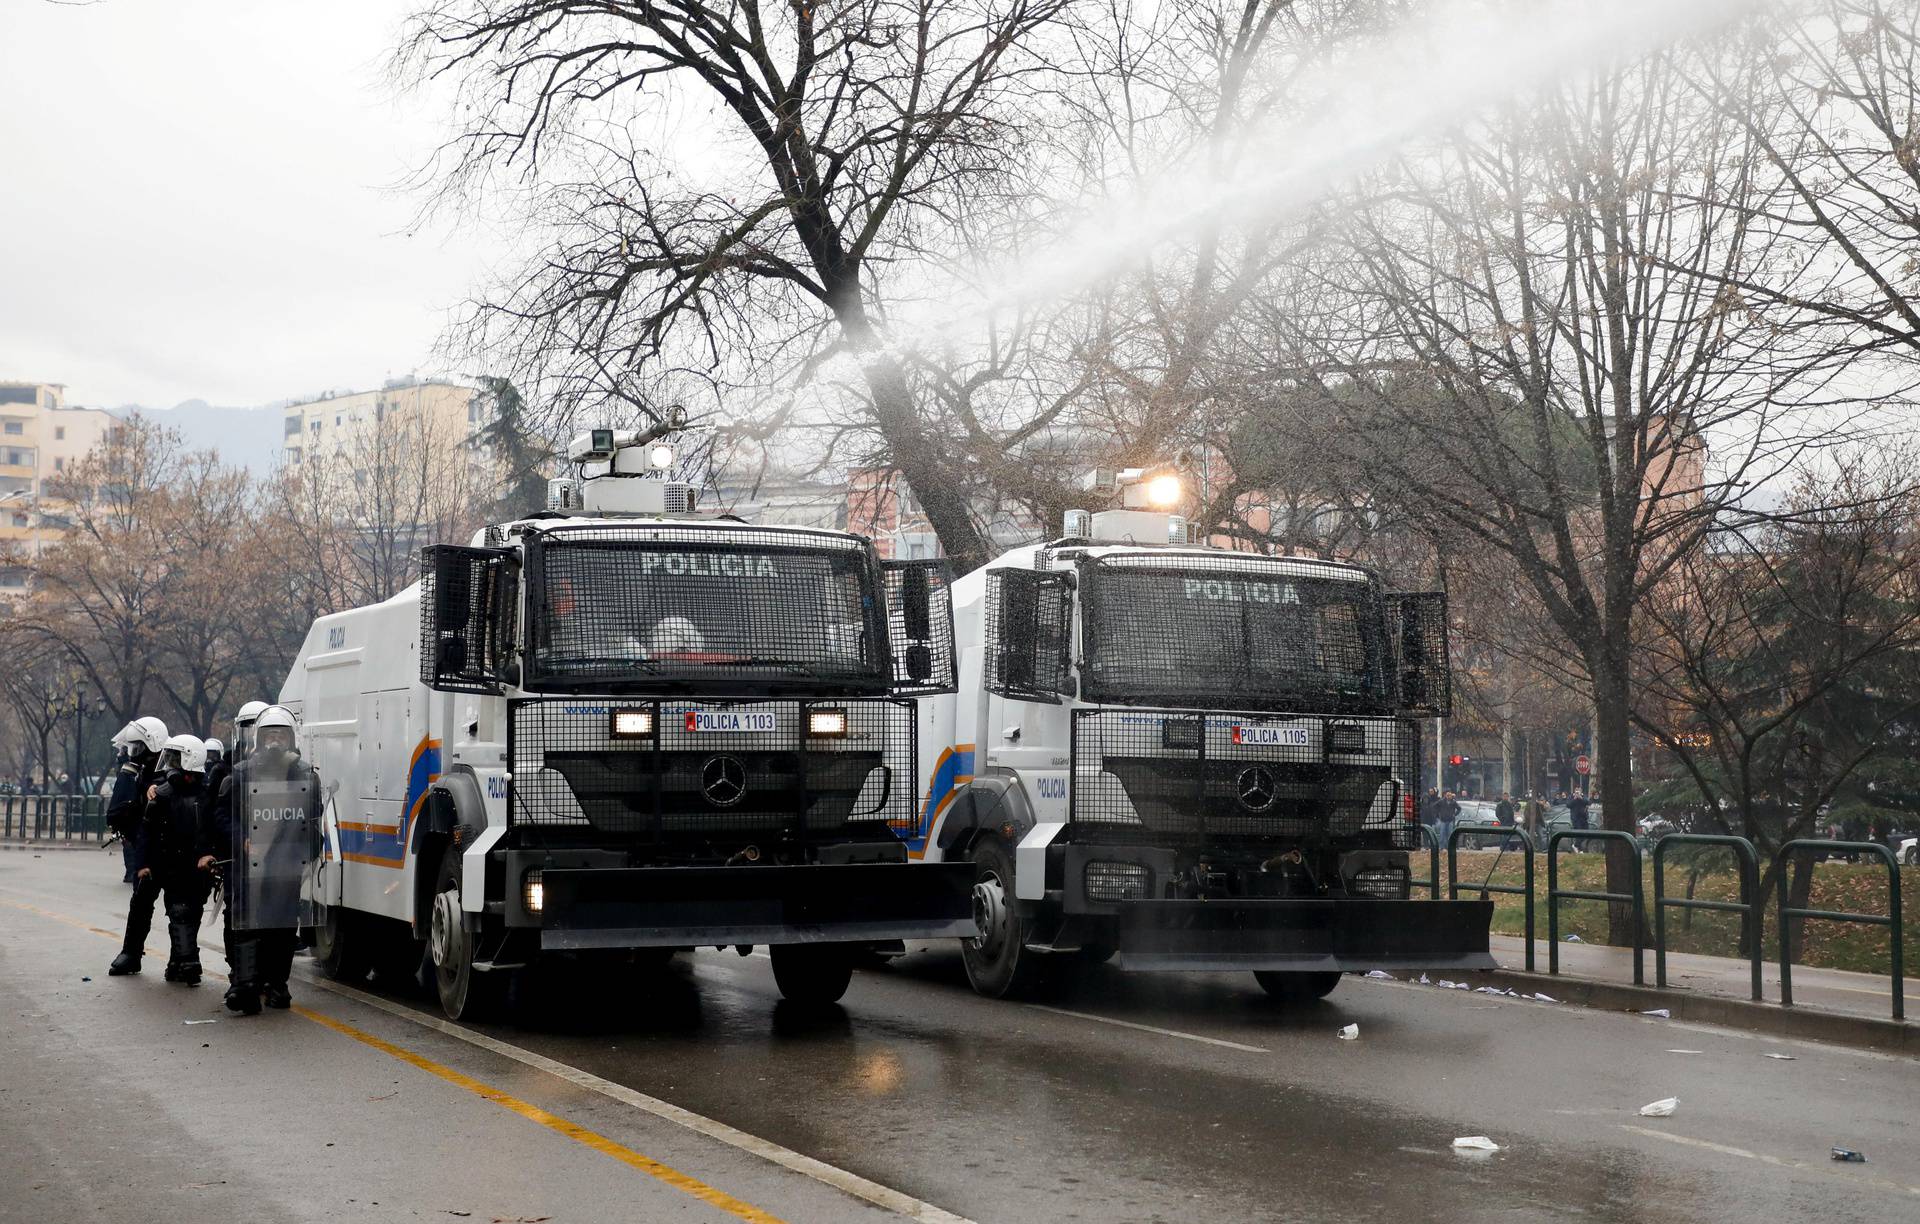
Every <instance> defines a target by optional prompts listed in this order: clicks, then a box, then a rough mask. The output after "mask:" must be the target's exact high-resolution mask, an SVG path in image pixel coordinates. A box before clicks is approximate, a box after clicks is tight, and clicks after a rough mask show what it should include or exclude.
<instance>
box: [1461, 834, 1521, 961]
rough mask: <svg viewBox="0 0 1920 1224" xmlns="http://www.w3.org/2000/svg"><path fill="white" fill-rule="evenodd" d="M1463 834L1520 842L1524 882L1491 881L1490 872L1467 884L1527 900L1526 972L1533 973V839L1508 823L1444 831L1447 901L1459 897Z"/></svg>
mask: <svg viewBox="0 0 1920 1224" xmlns="http://www.w3.org/2000/svg"><path fill="white" fill-rule="evenodd" d="M1463 837H1476V838H1477V837H1499V838H1503V839H1505V838H1512V839H1513V840H1515V841H1518V842H1519V843H1520V850H1521V854H1522V855H1523V857H1524V859H1525V865H1526V883H1525V884H1524V885H1521V884H1493V883H1489V882H1488V881H1490V880H1491V879H1492V878H1493V876H1492V872H1491V871H1489V872H1488V876H1487V880H1482V881H1481V882H1480V883H1478V884H1469V885H1467V887H1468V889H1469V890H1472V891H1475V892H1479V893H1481V894H1486V893H1515V894H1518V895H1519V896H1521V897H1524V898H1525V899H1526V927H1527V937H1526V938H1527V972H1528V973H1532V972H1533V842H1532V841H1530V840H1528V838H1527V834H1526V830H1524V829H1516V828H1514V827H1513V826H1511V825H1465V826H1461V825H1455V826H1454V828H1453V831H1452V832H1451V833H1449V834H1447V900H1449V901H1457V900H1459V899H1460V863H1459V859H1458V857H1457V855H1458V853H1459V847H1460V839H1461V838H1463ZM1501 849H1502V850H1504V849H1506V847H1505V845H1504V844H1503V845H1502V846H1501Z"/></svg>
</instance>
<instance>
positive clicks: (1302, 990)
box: [1253, 969, 1340, 1003]
mask: <svg viewBox="0 0 1920 1224" xmlns="http://www.w3.org/2000/svg"><path fill="white" fill-rule="evenodd" d="M1253 977H1254V980H1255V981H1257V982H1259V983H1260V988H1261V989H1262V990H1264V991H1266V992H1267V993H1268V994H1270V995H1272V996H1273V997H1274V998H1276V999H1279V1000H1280V1001H1281V1002H1283V1003H1311V1002H1313V1001H1314V1000H1316V999H1324V998H1326V997H1327V996H1328V995H1330V994H1332V993H1333V988H1334V987H1335V986H1338V985H1339V984H1340V975H1339V974H1338V973H1289V972H1285V971H1283V970H1278V969H1255V970H1254V971H1253Z"/></svg>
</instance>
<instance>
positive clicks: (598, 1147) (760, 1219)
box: [0, 900, 783, 1224]
mask: <svg viewBox="0 0 1920 1224" xmlns="http://www.w3.org/2000/svg"><path fill="white" fill-rule="evenodd" d="M0 905H7V906H11V907H13V908H14V909H17V910H24V911H25V912H27V913H29V914H37V915H39V916H40V917H42V918H48V919H51V920H53V921H54V922H59V923H64V924H65V925H67V926H70V927H73V928H75V929H77V930H81V931H85V932H87V933H88V934H91V935H99V936H101V937H102V938H105V939H109V940H112V941H113V942H115V943H118V942H119V941H120V936H118V935H115V934H114V933H113V932H111V931H107V930H103V929H102V928H100V927H97V926H94V925H93V924H92V923H90V922H83V921H81V920H80V919H78V918H70V917H68V916H67V915H65V914H60V913H55V912H54V911H53V910H49V909H42V908H41V907H39V906H37V905H29V904H28V903H26V902H24V901H8V900H0ZM148 951H149V952H150V953H151V952H152V949H148ZM152 954H153V955H156V956H157V955H159V954H158V953H152ZM209 976H211V977H221V976H223V975H221V974H217V973H216V974H210V975H209ZM293 1011H294V1012H296V1013H297V1014H299V1015H301V1016H304V1017H306V1018H307V1019H308V1020H311V1021H313V1022H314V1023H315V1024H318V1025H320V1026H322V1027H323V1028H330V1029H332V1030H333V1031H334V1032H336V1033H339V1034H341V1035H343V1036H346V1037H351V1038H353V1039H354V1040H355V1041H358V1042H360V1043H361V1044H363V1045H368V1046H371V1047H373V1048H374V1049H376V1050H378V1051H380V1052H381V1053H382V1054H387V1055H390V1056H392V1057H394V1058H397V1059H399V1060H400V1061H401V1062H404V1063H407V1064H408V1065H410V1066H414V1067H418V1068H419V1069H420V1070H422V1071H425V1072H427V1073H428V1074H430V1075H437V1076H439V1077H440V1078H441V1079H443V1080H446V1081H447V1082H448V1083H449V1084H454V1085H456V1086H458V1087H461V1088H465V1089H466V1090H467V1091H468V1092H471V1093H473V1094H474V1095H475V1096H477V1097H480V1098H481V1099H482V1100H487V1101H492V1102H493V1103H494V1104H495V1105H499V1106H501V1107H502V1108H505V1109H510V1110H512V1111H513V1112H514V1113H517V1114H519V1115H520V1116H521V1117H523V1118H526V1119H527V1120H528V1121H531V1122H538V1123H539V1124H540V1125H542V1126H544V1127H546V1128H547V1129H548V1130H551V1131H556V1132H558V1133H559V1134H562V1135H565V1136H566V1137H567V1138H569V1139H571V1140H573V1141H574V1142H575V1143H579V1144H583V1145H585V1146H586V1147H590V1148H592V1149H593V1150H594V1151H596V1152H599V1153H600V1154H601V1155H603V1156H610V1157H612V1158H613V1159H615V1160H617V1161H619V1162H620V1163H621V1164H624V1165H627V1166H628V1167H630V1168H634V1169H638V1170H640V1172H642V1173H645V1174H646V1175H647V1176H649V1177H653V1178H657V1179H659V1180H660V1181H662V1182H665V1183H666V1184H667V1185H669V1186H672V1187H673V1188H674V1189H676V1190H678V1191H680V1192H682V1193H683V1194H690V1195H692V1196H693V1197H694V1198H697V1199H699V1200H700V1201H702V1202H704V1203H707V1204H708V1205H710V1206H712V1207H716V1208H718V1209H719V1210H721V1211H724V1212H726V1213H727V1214H728V1215H730V1216H732V1217H734V1218H735V1219H738V1220H748V1221H751V1222H752V1224H783V1222H782V1221H781V1219H780V1217H779V1216H776V1215H772V1214H770V1213H768V1212H765V1211H762V1210H760V1209H759V1208H758V1207H755V1206H754V1205H753V1204H751V1203H746V1202H742V1201H741V1200H739V1199H737V1198H735V1197H733V1196H732V1195H731V1194H728V1193H727V1192H726V1191H724V1190H719V1189H716V1188H714V1187H713V1186H709V1185H707V1184H706V1183H705V1182H703V1181H701V1180H700V1179H698V1178H696V1177H689V1176H688V1175H687V1174H685V1173H682V1172H681V1171H680V1170H678V1169H676V1168H673V1167H672V1166H671V1165H665V1164H662V1163H660V1162H659V1161H657V1160H655V1159H653V1158H652V1157H650V1156H644V1155H642V1154H641V1153H639V1152H636V1151H634V1150H633V1149H632V1148H630V1147H626V1146H624V1145H623V1144H619V1143H615V1142H614V1141H613V1140H611V1139H609V1138H607V1137H606V1136H605V1135H601V1134H597V1133H595V1132H594V1131H590V1130H588V1129H587V1128H586V1127H584V1126H580V1125H578V1124H576V1123H573V1122H569V1121H567V1120H566V1119H565V1118H562V1117H559V1116H557V1115H555V1114H551V1113H548V1112H547V1111H546V1110H544V1109H542V1108H540V1107H539V1106H538V1105H533V1104H529V1103H528V1102H526V1101H523V1100H521V1099H520V1098H518V1097H515V1096H510V1095H508V1094H507V1093H504V1092H502V1091H500V1090H499V1089H498V1088H493V1087H490V1086H488V1085H486V1084H483V1083H481V1082H480V1081H479V1080H477V1079H474V1078H473V1077H472V1076H469V1075H463V1074H462V1073H460V1072H458V1071H455V1070H454V1069H453V1068H452V1067H448V1066H443V1065H442V1064H440V1063H437V1062H434V1061H433V1060H432V1059H428V1058H422V1057H421V1056H420V1055H418V1054H415V1053H413V1052H412V1051H410V1050H403V1049H401V1048H400V1047H399V1046H397V1045H394V1044H393V1043H392V1042H390V1041H383V1040H381V1039H380V1038H378V1037H375V1036H374V1035H373V1034H372V1033H368V1032H365V1031H363V1030H361V1029H357V1028H355V1027H354V1026H353V1025H351V1024H348V1023H346V1022H345V1021H341V1020H335V1019H334V1018H333V1017H332V1016H327V1015H322V1014H321V1013H319V1012H317V1011H314V1010H312V1009H311V1008H307V1007H301V1006H298V1005H296V1006H295V1007H294V1008H293Z"/></svg>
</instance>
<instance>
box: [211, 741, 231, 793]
mask: <svg viewBox="0 0 1920 1224" xmlns="http://www.w3.org/2000/svg"><path fill="white" fill-rule="evenodd" d="M206 742H207V793H208V794H209V795H218V794H219V793H220V784H221V783H222V782H225V781H226V780H227V775H228V774H230V773H232V772H233V765H232V763H231V762H229V761H228V760H227V746H226V745H225V744H223V743H221V742H220V741H219V740H217V739H215V738H213V737H212V736H208V737H207V741H206Z"/></svg>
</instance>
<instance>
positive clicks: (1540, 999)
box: [1527, 993, 1560, 1003]
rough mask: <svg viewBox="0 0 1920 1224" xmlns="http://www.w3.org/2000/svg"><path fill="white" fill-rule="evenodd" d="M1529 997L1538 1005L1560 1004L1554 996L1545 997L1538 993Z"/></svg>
mask: <svg viewBox="0 0 1920 1224" xmlns="http://www.w3.org/2000/svg"><path fill="white" fill-rule="evenodd" d="M1527 997H1528V998H1530V999H1532V1000H1533V1001H1534V1002H1536V1003H1558V1002H1559V1001H1560V1000H1558V999H1556V998H1554V997H1553V996H1552V995H1544V994H1537V993H1536V994H1531V995H1528V996H1527Z"/></svg>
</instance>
